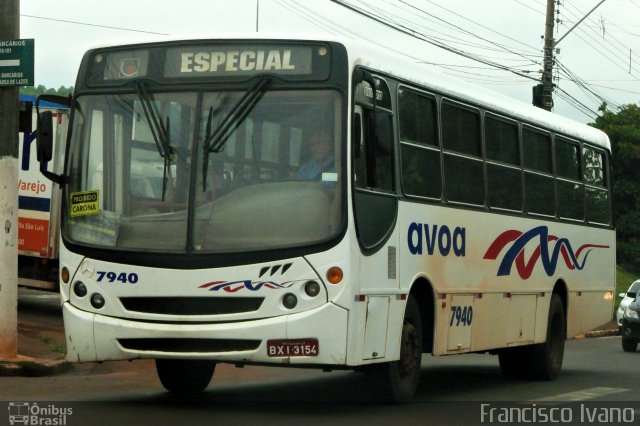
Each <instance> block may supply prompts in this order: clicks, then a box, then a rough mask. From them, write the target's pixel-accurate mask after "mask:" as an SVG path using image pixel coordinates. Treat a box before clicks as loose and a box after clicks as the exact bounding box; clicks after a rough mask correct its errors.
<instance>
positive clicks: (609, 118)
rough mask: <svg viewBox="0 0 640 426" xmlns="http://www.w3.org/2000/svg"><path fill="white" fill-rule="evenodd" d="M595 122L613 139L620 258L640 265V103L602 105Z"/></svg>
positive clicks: (597, 126) (619, 259)
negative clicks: (609, 107)
mask: <svg viewBox="0 0 640 426" xmlns="http://www.w3.org/2000/svg"><path fill="white" fill-rule="evenodd" d="M600 111H601V112H602V115H601V116H600V117H598V118H597V119H596V121H595V123H592V124H591V125H592V126H594V127H596V128H598V129H600V130H602V131H604V132H605V133H606V134H607V135H608V136H609V139H610V140H611V151H612V156H613V160H612V183H613V186H612V187H613V217H614V220H615V223H616V228H617V231H618V243H617V246H618V253H617V254H618V262H619V263H622V264H627V265H631V266H632V267H634V268H635V269H637V268H638V267H639V266H640V106H639V105H635V104H628V105H623V106H621V107H620V108H619V109H618V112H615V113H614V112H612V111H609V110H607V106H606V105H605V104H603V105H602V106H601V107H600Z"/></svg>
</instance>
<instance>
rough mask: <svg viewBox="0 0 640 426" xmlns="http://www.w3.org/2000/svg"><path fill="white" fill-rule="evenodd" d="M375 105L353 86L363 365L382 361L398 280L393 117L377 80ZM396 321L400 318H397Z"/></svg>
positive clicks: (364, 89) (368, 92)
mask: <svg viewBox="0 0 640 426" xmlns="http://www.w3.org/2000/svg"><path fill="white" fill-rule="evenodd" d="M376 85H377V86H378V88H377V90H376V92H377V95H376V102H375V105H374V102H373V96H374V94H373V90H372V89H371V85H370V84H369V83H367V82H366V81H363V82H361V83H359V84H358V85H357V86H356V95H355V97H356V99H355V106H354V116H353V126H352V127H353V139H352V147H353V150H352V158H353V179H354V184H353V186H354V189H353V191H354V196H353V200H354V211H355V219H356V228H357V235H358V242H359V244H360V249H361V251H362V254H363V256H361V257H360V294H363V295H366V303H367V309H366V325H365V330H364V342H363V359H373V358H384V357H385V356H388V355H389V354H387V351H386V348H387V346H388V343H387V334H388V330H389V329H390V328H391V327H393V328H394V329H395V328H396V327H397V329H398V330H399V329H400V327H401V325H397V324H392V323H390V322H389V318H390V317H393V318H395V317H397V315H390V314H392V312H393V310H394V309H396V308H398V307H399V306H401V305H402V304H401V303H396V301H397V298H398V297H399V293H398V292H399V284H398V279H397V275H398V274H397V253H398V244H399V234H398V231H397V230H396V229H395V223H396V217H397V212H398V199H397V196H396V194H395V178H394V169H395V161H394V158H395V152H394V146H395V144H394V131H393V111H392V106H391V97H390V92H389V88H388V86H387V84H386V83H385V82H384V81H383V80H381V79H377V78H376ZM402 306H403V305H402ZM400 317H401V315H400Z"/></svg>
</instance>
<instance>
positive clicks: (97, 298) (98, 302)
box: [91, 293, 105, 309]
mask: <svg viewBox="0 0 640 426" xmlns="http://www.w3.org/2000/svg"><path fill="white" fill-rule="evenodd" d="M104 303H105V301H104V297H102V295H101V294H100V293H93V294H92V295H91V306H93V307H94V308H96V309H101V308H102V307H103V306H104Z"/></svg>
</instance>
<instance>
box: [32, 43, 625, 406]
mask: <svg viewBox="0 0 640 426" xmlns="http://www.w3.org/2000/svg"><path fill="white" fill-rule="evenodd" d="M373 86H375V88H374V87H373ZM46 121H47V120H46V117H43V121H42V122H43V123H45V124H46ZM321 139H324V141H323V140H321ZM39 143H40V144H41V152H42V153H43V155H42V158H43V160H46V158H47V151H48V147H47V145H48V144H47V141H46V138H42V139H41V140H40V141H39ZM323 143H324V144H325V145H324V146H320V147H318V145H314V144H320V145H322V144H323ZM67 145H68V146H67V151H66V152H67V156H66V163H65V169H64V173H63V174H61V175H58V176H52V178H53V179H55V180H56V181H58V182H59V183H61V184H62V186H63V193H64V195H63V207H62V232H61V234H62V244H61V254H60V264H61V277H60V278H61V280H60V281H61V293H62V299H63V304H64V305H63V312H64V323H65V330H66V335H67V358H68V359H69V360H72V361H78V362H86V361H103V360H122V359H137V358H152V359H155V360H156V366H157V371H158V375H159V377H160V380H161V382H162V384H163V385H164V387H165V388H166V389H168V390H169V391H172V392H195V391H201V390H203V389H204V388H206V387H207V385H208V384H209V382H210V380H211V377H212V374H213V372H214V368H215V366H216V363H232V364H237V365H244V364H268V365H274V366H305V367H317V368H323V369H329V370H330V369H356V370H364V371H365V372H366V373H367V376H368V377H369V378H371V380H372V383H373V384H374V385H373V386H372V388H374V389H375V390H376V392H379V396H380V397H382V398H385V399H389V400H395V401H401V400H407V399H409V398H411V397H412V395H413V394H414V392H415V389H416V386H417V383H418V379H419V377H420V368H421V361H422V354H424V353H426V354H432V355H453V354H463V353H472V352H474V353H477V352H490V353H492V354H497V355H498V358H499V363H500V368H501V370H502V371H503V373H504V374H505V375H507V376H510V377H528V378H532V379H553V378H554V377H555V376H556V375H557V374H558V373H559V371H560V369H561V365H562V359H563V352H564V341H565V338H566V337H567V336H573V335H575V334H577V333H578V332H580V331H585V330H589V329H591V328H593V327H595V326H597V325H600V324H602V323H605V322H607V321H608V320H610V319H611V314H612V301H613V289H614V270H615V233H614V229H613V227H612V221H611V196H610V172H609V164H610V145H609V141H608V138H607V136H606V135H605V134H603V133H602V132H600V131H598V130H596V129H594V128H591V127H589V126H586V125H582V124H579V123H576V122H573V121H571V120H568V119H566V118H562V117H559V116H556V115H554V114H551V113H548V112H546V111H542V110H540V109H537V108H534V107H531V106H528V105H524V104H521V103H518V102H515V101H513V100H510V99H508V98H505V97H503V96H499V95H496V94H494V93H492V92H488V91H484V90H482V89H479V88H476V87H472V86H469V85H466V84H463V83H460V82H458V81H453V80H449V79H445V78H443V77H442V76H440V75H438V74H436V73H433V72H431V71H429V70H428V69H427V68H425V67H424V66H421V65H418V64H414V63H413V62H412V61H410V60H407V59H406V58H403V57H400V56H393V55H389V54H387V52H385V51H382V50H380V49H377V48H376V47H375V46H371V45H366V44H363V43H360V42H354V41H351V40H340V39H315V38H314V39H309V38H304V37H300V36H296V37H287V38H283V37H275V36H274V37H270V36H262V35H256V34H250V35H248V36H247V37H240V36H233V37H230V38H215V39H206V40H172V41H163V42H157V43H142V44H133V45H126V46H114V47H107V48H99V49H95V50H91V51H89V52H87V53H86V55H85V56H84V59H83V61H82V65H81V68H80V72H79V77H78V80H77V83H76V86H75V93H74V97H73V101H72V105H71V122H70V128H69V138H68V144H67ZM145 170H147V171H148V176H144V174H145V173H147V172H145ZM427 362H428V361H427Z"/></svg>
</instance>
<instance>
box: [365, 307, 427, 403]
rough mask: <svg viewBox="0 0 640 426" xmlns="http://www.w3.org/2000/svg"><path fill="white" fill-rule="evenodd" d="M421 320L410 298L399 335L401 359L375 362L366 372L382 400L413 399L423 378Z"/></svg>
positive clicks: (418, 311)
mask: <svg viewBox="0 0 640 426" xmlns="http://www.w3.org/2000/svg"><path fill="white" fill-rule="evenodd" d="M421 361H422V320H421V316H420V308H419V307H418V303H417V302H416V301H415V299H414V298H413V296H411V295H410V296H409V298H408V299H407V306H406V309H405V313H404V320H403V323H402V336H401V338H400V359H399V360H398V361H394V362H385V363H381V364H372V365H369V366H367V368H366V369H365V372H366V373H367V376H368V378H369V380H370V382H371V385H372V389H373V391H374V394H375V396H376V397H377V398H378V399H381V400H383V401H390V402H404V401H408V400H410V399H411V398H413V395H414V394H415V392H416V388H417V387H418V380H419V379H420V366H421Z"/></svg>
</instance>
